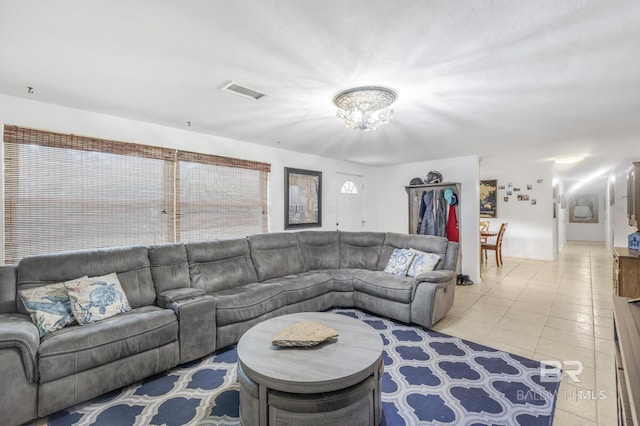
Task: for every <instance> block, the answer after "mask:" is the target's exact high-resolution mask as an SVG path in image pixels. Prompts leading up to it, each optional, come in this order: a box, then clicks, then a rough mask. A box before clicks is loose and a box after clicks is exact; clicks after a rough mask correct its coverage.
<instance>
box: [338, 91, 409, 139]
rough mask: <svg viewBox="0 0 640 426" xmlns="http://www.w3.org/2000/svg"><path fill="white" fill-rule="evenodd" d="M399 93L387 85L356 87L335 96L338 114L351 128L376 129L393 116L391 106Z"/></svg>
mask: <svg viewBox="0 0 640 426" xmlns="http://www.w3.org/2000/svg"><path fill="white" fill-rule="evenodd" d="M397 97H398V94H397V93H396V92H395V91H393V90H391V89H387V88H386V87H379V86H365V87H355V88H353V89H348V90H345V91H343V92H340V93H338V94H337V95H336V97H335V98H333V103H334V104H335V105H336V106H337V107H338V112H337V114H336V115H337V116H338V118H340V119H341V120H342V121H343V122H344V125H345V126H347V127H349V128H350V129H354V130H355V129H359V130H364V131H368V130H375V129H376V128H377V127H378V126H379V125H381V124H386V123H388V122H389V120H391V117H392V116H393V110H392V109H390V108H389V106H391V104H392V103H393V102H394V101H395V100H396V98H397Z"/></svg>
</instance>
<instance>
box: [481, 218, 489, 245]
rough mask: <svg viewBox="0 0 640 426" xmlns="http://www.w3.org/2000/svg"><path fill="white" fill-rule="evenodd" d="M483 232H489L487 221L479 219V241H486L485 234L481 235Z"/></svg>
mask: <svg viewBox="0 0 640 426" xmlns="http://www.w3.org/2000/svg"><path fill="white" fill-rule="evenodd" d="M483 232H489V222H485V221H483V220H481V221H480V242H481V243H486V242H487V236H486V235H482V233H483Z"/></svg>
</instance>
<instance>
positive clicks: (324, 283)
mask: <svg viewBox="0 0 640 426" xmlns="http://www.w3.org/2000/svg"><path fill="white" fill-rule="evenodd" d="M265 283H278V284H280V285H282V286H283V287H284V289H285V291H286V296H287V305H291V304H293V303H298V302H302V301H303V300H308V299H312V298H314V297H317V296H320V295H323V294H326V293H329V292H331V291H333V278H331V276H330V275H329V274H326V273H324V272H317V271H314V272H304V273H302V274H295V275H288V276H286V277H281V278H273V279H271V280H268V281H265Z"/></svg>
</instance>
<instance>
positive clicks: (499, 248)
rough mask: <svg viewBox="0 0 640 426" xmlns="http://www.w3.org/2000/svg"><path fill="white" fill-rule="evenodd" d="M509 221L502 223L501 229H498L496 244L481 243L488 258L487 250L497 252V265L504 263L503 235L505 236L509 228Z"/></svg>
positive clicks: (485, 256)
mask: <svg viewBox="0 0 640 426" xmlns="http://www.w3.org/2000/svg"><path fill="white" fill-rule="evenodd" d="M507 225H508V223H503V224H502V225H500V230H499V231H498V235H497V236H496V241H495V243H494V244H489V243H488V242H483V243H482V244H481V245H480V248H481V249H482V252H483V253H484V258H485V259H486V258H487V250H493V251H495V252H496V265H497V266H501V265H502V237H504V232H505V231H506V230H507Z"/></svg>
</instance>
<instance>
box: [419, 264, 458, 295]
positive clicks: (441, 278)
mask: <svg viewBox="0 0 640 426" xmlns="http://www.w3.org/2000/svg"><path fill="white" fill-rule="evenodd" d="M455 277H456V273H455V272H454V271H448V270H444V269H440V270H437V271H428V272H423V273H421V274H419V275H417V276H416V277H415V278H414V280H413V294H412V297H413V296H414V295H415V292H416V289H417V288H418V284H420V283H423V282H427V283H433V284H437V285H440V286H446V285H447V284H449V282H450V281H451V280H452V279H454V278H455Z"/></svg>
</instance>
